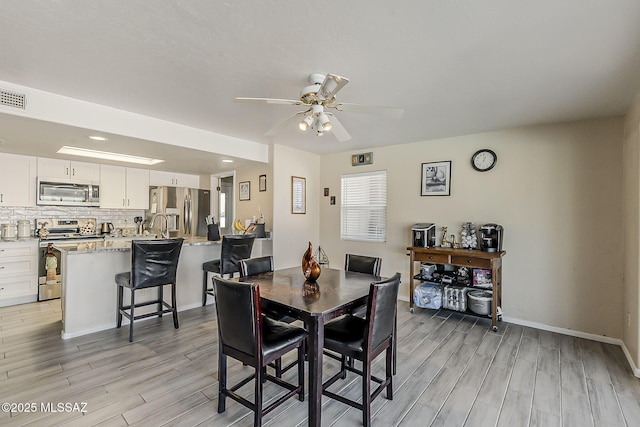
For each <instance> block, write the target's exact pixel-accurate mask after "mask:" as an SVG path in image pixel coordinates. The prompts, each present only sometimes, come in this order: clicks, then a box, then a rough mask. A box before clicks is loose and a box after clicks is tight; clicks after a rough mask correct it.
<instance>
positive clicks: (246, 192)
mask: <svg viewBox="0 0 640 427" xmlns="http://www.w3.org/2000/svg"><path fill="white" fill-rule="evenodd" d="M239 187H240V192H239V196H240V200H241V201H242V200H251V182H250V181H243V182H241V183H240V184H239Z"/></svg>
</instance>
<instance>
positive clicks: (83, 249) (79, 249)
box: [54, 237, 221, 255]
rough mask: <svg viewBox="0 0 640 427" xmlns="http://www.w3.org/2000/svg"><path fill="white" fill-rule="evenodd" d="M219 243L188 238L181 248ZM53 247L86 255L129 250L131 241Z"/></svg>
mask: <svg viewBox="0 0 640 427" xmlns="http://www.w3.org/2000/svg"><path fill="white" fill-rule="evenodd" d="M219 244H221V242H220V241H217V242H212V241H210V240H207V238H206V237H188V238H185V239H184V243H183V244H182V245H183V246H204V245H219ZM54 247H55V248H56V249H58V250H60V251H61V252H62V251H64V252H66V253H67V254H68V255H73V254H88V253H98V252H119V251H130V250H131V239H127V240H124V239H122V240H120V239H114V240H98V241H96V242H86V243H56V244H54Z"/></svg>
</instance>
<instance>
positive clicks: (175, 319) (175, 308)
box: [171, 283, 180, 329]
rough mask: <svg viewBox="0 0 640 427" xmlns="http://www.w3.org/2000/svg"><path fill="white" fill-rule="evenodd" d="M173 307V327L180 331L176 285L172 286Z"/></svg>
mask: <svg viewBox="0 0 640 427" xmlns="http://www.w3.org/2000/svg"><path fill="white" fill-rule="evenodd" d="M171 306H172V307H173V327H174V328H176V329H178V328H179V327H180V325H179V324H178V304H176V284H175V283H172V284H171Z"/></svg>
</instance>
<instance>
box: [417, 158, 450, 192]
mask: <svg viewBox="0 0 640 427" xmlns="http://www.w3.org/2000/svg"><path fill="white" fill-rule="evenodd" d="M420 195H421V196H450V195H451V161H450V160H449V161H445V162H430V163H423V164H422V182H421V190H420Z"/></svg>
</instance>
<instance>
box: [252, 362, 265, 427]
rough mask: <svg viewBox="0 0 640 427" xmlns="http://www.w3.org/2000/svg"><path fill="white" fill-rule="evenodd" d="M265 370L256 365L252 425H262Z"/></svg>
mask: <svg viewBox="0 0 640 427" xmlns="http://www.w3.org/2000/svg"><path fill="white" fill-rule="evenodd" d="M265 373H266V370H265V369H264V368H262V367H260V366H256V387H255V388H256V392H255V404H254V405H255V408H256V410H255V414H254V415H255V416H254V423H253V425H254V426H261V425H262V380H263V379H266V374H265ZM263 377H264V378H263Z"/></svg>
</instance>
